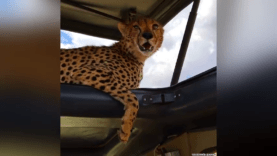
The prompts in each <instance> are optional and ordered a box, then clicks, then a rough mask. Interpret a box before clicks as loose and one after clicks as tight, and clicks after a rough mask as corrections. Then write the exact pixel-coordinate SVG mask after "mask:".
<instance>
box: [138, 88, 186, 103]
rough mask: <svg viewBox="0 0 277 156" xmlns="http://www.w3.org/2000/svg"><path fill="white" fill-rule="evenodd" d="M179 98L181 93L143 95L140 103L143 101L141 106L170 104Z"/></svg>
mask: <svg viewBox="0 0 277 156" xmlns="http://www.w3.org/2000/svg"><path fill="white" fill-rule="evenodd" d="M179 98H181V92H180V91H176V92H172V93H160V94H152V95H143V96H142V101H143V104H166V103H172V102H174V101H176V100H177V99H179Z"/></svg>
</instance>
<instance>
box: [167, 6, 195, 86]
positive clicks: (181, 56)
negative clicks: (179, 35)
mask: <svg viewBox="0 0 277 156" xmlns="http://www.w3.org/2000/svg"><path fill="white" fill-rule="evenodd" d="M199 3H200V0H194V2H193V6H192V9H191V12H190V15H189V19H188V22H187V27H186V30H185V33H184V37H183V40H182V44H181V48H180V51H179V55H178V58H177V62H176V65H175V69H174V73H173V76H172V80H171V84H170V86H173V85H175V84H177V83H178V81H179V77H180V73H181V70H182V67H183V63H184V60H185V57H186V53H187V49H188V45H189V41H190V37H191V34H192V30H193V27H194V23H195V20H196V16H197V10H198V7H199Z"/></svg>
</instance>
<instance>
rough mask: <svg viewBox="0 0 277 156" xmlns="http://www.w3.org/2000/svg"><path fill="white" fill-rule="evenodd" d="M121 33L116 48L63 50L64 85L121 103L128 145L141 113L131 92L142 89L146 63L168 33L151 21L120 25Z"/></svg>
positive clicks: (123, 137) (122, 136)
mask: <svg viewBox="0 0 277 156" xmlns="http://www.w3.org/2000/svg"><path fill="white" fill-rule="evenodd" d="M118 29H119V31H120V32H121V34H122V38H121V40H120V41H119V42H117V43H115V44H114V45H112V46H109V47H104V46H103V47H96V46H86V47H80V48H75V49H61V53H60V69H61V71H60V82H61V83H70V84H81V85H86V86H91V87H94V88H96V89H98V90H101V91H104V92H106V93H108V94H110V95H111V96H112V97H113V98H114V99H116V100H118V101H120V102H121V103H122V104H123V105H124V110H125V114H124V116H123V117H122V123H121V129H120V130H119V131H118V133H119V138H120V140H121V142H123V143H127V141H128V139H129V137H130V135H131V130H132V128H133V124H134V121H135V119H136V117H137V113H138V109H139V102H138V99H137V97H136V95H135V94H134V93H132V92H131V91H130V90H131V89H136V88H138V87H139V83H140V81H141V80H142V77H143V74H142V72H143V66H144V62H145V60H146V59H147V58H149V57H150V56H151V55H152V54H154V53H155V52H156V51H157V50H158V49H159V48H160V46H161V44H162V41H163V33H164V30H163V27H162V25H161V24H159V23H158V22H157V21H155V20H153V19H149V18H139V19H138V20H136V21H132V22H131V23H129V24H126V23H119V24H118Z"/></svg>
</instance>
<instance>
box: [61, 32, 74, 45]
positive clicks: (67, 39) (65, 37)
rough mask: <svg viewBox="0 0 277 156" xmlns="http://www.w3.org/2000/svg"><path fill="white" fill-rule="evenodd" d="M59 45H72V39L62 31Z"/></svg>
mask: <svg viewBox="0 0 277 156" xmlns="http://www.w3.org/2000/svg"><path fill="white" fill-rule="evenodd" d="M61 43H62V44H72V38H71V37H70V36H69V35H68V34H67V33H65V32H64V31H61Z"/></svg>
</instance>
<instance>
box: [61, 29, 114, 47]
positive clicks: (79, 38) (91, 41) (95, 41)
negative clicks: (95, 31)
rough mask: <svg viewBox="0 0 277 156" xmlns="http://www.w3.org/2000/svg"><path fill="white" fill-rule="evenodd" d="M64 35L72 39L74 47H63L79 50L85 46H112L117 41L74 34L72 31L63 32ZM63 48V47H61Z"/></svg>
mask: <svg viewBox="0 0 277 156" xmlns="http://www.w3.org/2000/svg"><path fill="white" fill-rule="evenodd" d="M62 31H63V32H64V33H66V34H67V35H68V36H69V37H70V38H72V44H71V45H72V47H70V46H68V45H63V46H65V47H69V48H77V47H83V46H90V45H93V46H110V45H112V44H113V43H115V42H116V41H114V40H109V39H104V38H99V37H94V36H88V35H84V34H79V33H74V32H70V31H65V30H62ZM61 46H62V45H61Z"/></svg>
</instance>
